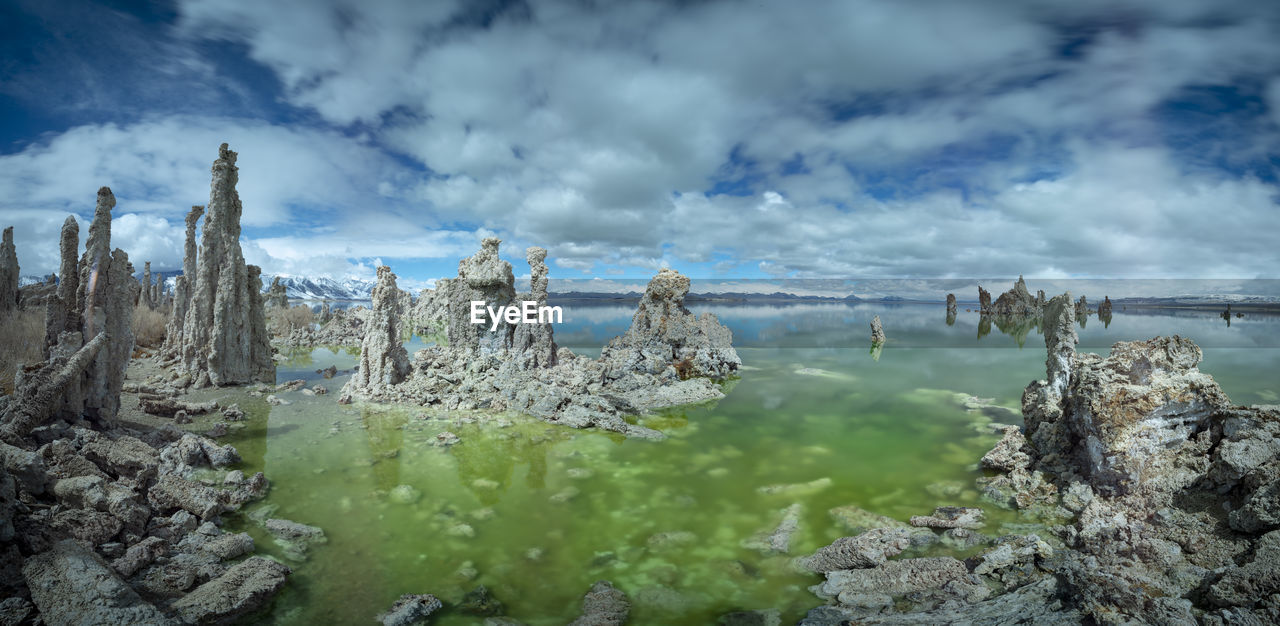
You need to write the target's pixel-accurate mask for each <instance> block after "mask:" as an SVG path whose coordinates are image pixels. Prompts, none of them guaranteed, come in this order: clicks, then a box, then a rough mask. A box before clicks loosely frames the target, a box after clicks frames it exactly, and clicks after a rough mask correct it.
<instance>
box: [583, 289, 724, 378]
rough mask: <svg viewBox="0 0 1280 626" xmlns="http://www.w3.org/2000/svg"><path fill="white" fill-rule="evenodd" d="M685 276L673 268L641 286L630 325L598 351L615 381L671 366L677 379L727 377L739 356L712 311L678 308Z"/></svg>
mask: <svg viewBox="0 0 1280 626" xmlns="http://www.w3.org/2000/svg"><path fill="white" fill-rule="evenodd" d="M688 293H689V279H688V278H687V277H685V276H684V275H682V274H680V273H679V272H676V271H674V270H669V269H664V270H662V271H660V272H658V275H657V276H655V277H654V278H653V279H652V280H650V281H649V286H648V287H646V288H645V291H644V296H643V297H641V298H640V305H639V306H638V307H637V308H636V312H635V315H634V316H632V318H631V327H630V328H628V329H627V331H626V332H625V333H623V334H622V335H620V336H618V337H614V338H613V339H612V340H611V341H610V342H609V344H608V345H606V346H605V347H604V349H603V350H602V351H601V353H600V360H601V361H602V362H604V363H605V364H606V365H607V367H608V373H607V374H606V376H607V377H608V378H609V379H611V380H616V379H618V378H621V377H622V376H624V375H626V374H628V373H630V372H643V373H648V374H659V373H661V372H663V371H664V370H666V369H667V368H675V369H676V371H677V373H679V375H680V376H681V377H682V378H689V377H695V376H696V377H706V378H712V379H723V378H728V377H730V376H733V375H735V374H736V373H737V371H738V366H740V365H742V359H740V358H738V353H737V351H735V350H734V349H733V345H732V336H731V334H730V332H729V329H728V328H726V327H725V326H723V325H722V324H720V320H719V318H717V317H716V316H715V314H714V313H703V314H702V315H700V316H694V315H693V313H690V312H689V310H688V309H686V308H685V307H684V297H685V295H686V294H688Z"/></svg>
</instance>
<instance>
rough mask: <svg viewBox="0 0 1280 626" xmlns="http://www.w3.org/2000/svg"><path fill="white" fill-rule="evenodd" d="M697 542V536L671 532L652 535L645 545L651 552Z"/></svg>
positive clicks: (689, 533)
mask: <svg viewBox="0 0 1280 626" xmlns="http://www.w3.org/2000/svg"><path fill="white" fill-rule="evenodd" d="M697 540H698V536H697V535H695V534H693V533H691V532H689V531H687V530H673V531H668V532H665V533H658V534H656V535H652V536H650V537H649V540H648V542H647V543H648V544H649V548H650V549H652V550H667V549H670V548H675V547H679V546H687V545H689V544H691V543H693V542H695V541H697Z"/></svg>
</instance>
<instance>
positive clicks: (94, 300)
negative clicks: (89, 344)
mask: <svg viewBox="0 0 1280 626" xmlns="http://www.w3.org/2000/svg"><path fill="white" fill-rule="evenodd" d="M115 203H116V202H115V196H113V195H112V193H111V190H110V189H108V188H106V187H103V188H101V189H99V190H98V202H97V206H96V208H95V210H94V219H93V223H92V224H91V225H90V228H89V241H88V244H87V245H86V248H85V254H84V256H83V257H82V258H81V260H80V262H79V265H76V264H75V261H74V259H75V256H76V249H77V247H78V243H79V242H78V241H77V234H78V230H79V227H78V226H76V222H75V220H74V218H68V219H67V221H66V222H64V223H63V227H62V236H61V242H60V249H61V253H62V262H61V267H62V270H61V271H62V272H63V275H64V280H63V281H62V283H61V284H60V285H59V286H58V291H57V293H56V294H54V295H53V296H51V297H50V298H49V299H48V300H46V302H45V354H46V355H48V356H49V357H50V358H55V359H56V358H69V357H70V355H72V354H73V353H76V352H77V351H79V350H80V349H81V348H82V347H83V346H84V345H85V344H86V341H85V339H86V338H96V337H97V336H98V335H99V334H100V333H102V334H105V338H104V342H105V344H104V345H103V346H102V347H101V349H98V350H96V351H95V355H94V357H93V359H92V362H91V363H89V364H88V365H87V366H86V367H85V368H83V370H82V371H81V373H80V374H79V375H78V376H77V377H76V379H75V380H73V381H69V382H68V384H67V385H65V387H64V389H63V392H62V393H63V396H62V398H61V399H60V400H61V401H60V406H58V407H54V409H55V410H58V411H59V412H60V414H61V415H65V416H74V417H77V418H79V417H84V418H87V419H90V420H94V421H98V422H102V423H106V424H110V423H112V422H113V421H114V420H115V417H116V413H117V411H118V410H119V407H120V387H121V385H122V384H123V383H124V371H125V368H126V367H128V364H129V357H130V356H131V355H132V352H133V340H134V337H133V328H132V320H133V303H134V300H135V299H136V296H137V289H138V283H137V281H136V280H134V279H133V276H132V271H131V269H130V268H131V265H130V264H129V256H128V255H127V254H125V252H124V251H123V250H120V249H118V248H117V249H116V250H115V252H111V251H110V246H111V208H112V207H114V206H115ZM72 268H75V269H72Z"/></svg>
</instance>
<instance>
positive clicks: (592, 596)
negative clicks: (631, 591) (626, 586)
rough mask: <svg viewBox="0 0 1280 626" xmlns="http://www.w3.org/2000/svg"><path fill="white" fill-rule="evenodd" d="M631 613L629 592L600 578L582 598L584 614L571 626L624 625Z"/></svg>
mask: <svg viewBox="0 0 1280 626" xmlns="http://www.w3.org/2000/svg"><path fill="white" fill-rule="evenodd" d="M630 613H631V602H630V601H628V600H627V594H625V593H623V592H622V591H621V590H620V589H618V588H616V587H614V586H613V583H611V582H609V581H607V580H598V581H596V582H595V584H593V585H591V591H589V592H587V595H586V596H584V597H583V598H582V615H581V616H579V617H578V619H575V620H573V621H572V622H570V624H571V626H622V625H623V624H626V623H627V616H628V615H629V614H630Z"/></svg>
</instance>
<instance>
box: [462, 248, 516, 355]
mask: <svg viewBox="0 0 1280 626" xmlns="http://www.w3.org/2000/svg"><path fill="white" fill-rule="evenodd" d="M500 243H502V240H501V239H498V238H496V237H487V238H485V240H484V241H483V242H482V247H481V249H480V251H479V252H477V253H475V254H474V255H472V256H470V257H467V258H465V259H462V260H461V261H459V262H458V277H457V278H456V279H454V280H453V281H451V282H450V285H449V292H448V293H449V319H448V337H449V345H450V346H451V347H454V348H458V349H464V350H470V351H474V352H478V353H480V354H496V353H500V352H502V351H504V350H506V349H507V348H509V347H511V335H512V333H513V332H514V330H515V329H514V327H513V326H514V325H512V324H507V323H506V322H505V321H504V322H501V323H499V324H498V326H497V328H496V329H491V327H490V325H489V324H472V323H471V302H472V301H479V302H484V303H485V306H486V307H493V308H494V309H497V308H498V307H500V306H507V305H509V304H511V303H512V301H513V300H515V297H516V290H515V276H514V275H513V274H512V273H511V264H510V263H507V262H506V261H503V260H502V259H500V258H498V244H500Z"/></svg>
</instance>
